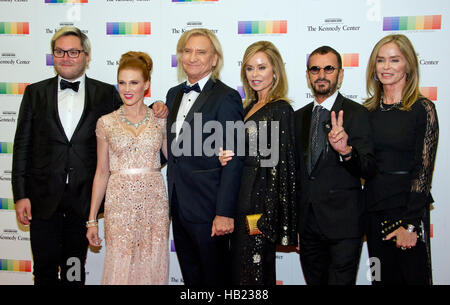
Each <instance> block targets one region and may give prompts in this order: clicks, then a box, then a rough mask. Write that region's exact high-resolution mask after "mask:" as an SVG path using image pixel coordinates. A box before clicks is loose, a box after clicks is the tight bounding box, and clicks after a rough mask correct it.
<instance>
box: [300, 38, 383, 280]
mask: <svg viewBox="0 0 450 305" xmlns="http://www.w3.org/2000/svg"><path fill="white" fill-rule="evenodd" d="M343 77H344V70H343V69H342V61H341V56H340V54H339V53H338V52H337V51H336V50H334V49H333V48H331V47H328V46H323V47H320V48H318V49H316V50H314V51H313V52H312V53H311V54H310V56H309V58H308V63H307V71H306V78H307V80H308V85H309V86H310V89H311V90H312V92H313V94H314V101H313V102H311V103H309V104H308V105H306V106H305V107H303V108H301V109H299V110H297V111H296V112H295V120H296V122H295V124H296V139H297V141H296V143H297V148H296V149H297V169H296V176H297V178H296V179H297V185H299V186H300V187H299V189H300V190H299V191H298V195H297V204H298V211H299V223H298V231H299V247H300V261H301V264H302V269H303V274H304V276H305V280H306V283H307V284H321V285H327V284H355V282H356V274H357V271H358V263H359V259H360V254H361V247H362V241H363V239H362V236H363V227H362V225H363V223H362V215H363V212H364V202H363V200H362V197H363V196H362V187H361V178H368V177H370V176H372V175H373V174H374V172H375V158H374V154H373V144H372V139H371V129H370V124H369V113H368V111H367V110H366V109H365V108H364V107H363V106H362V105H360V104H358V103H356V102H354V101H351V100H349V99H347V98H345V97H343V96H342V95H341V94H340V93H339V92H338V89H339V87H340V84H341V82H342V79H343Z"/></svg>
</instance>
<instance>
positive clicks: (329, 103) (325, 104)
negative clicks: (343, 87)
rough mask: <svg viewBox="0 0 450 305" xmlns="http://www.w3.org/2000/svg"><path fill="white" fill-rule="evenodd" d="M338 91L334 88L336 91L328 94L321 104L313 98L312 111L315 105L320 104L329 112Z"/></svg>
mask: <svg viewBox="0 0 450 305" xmlns="http://www.w3.org/2000/svg"><path fill="white" fill-rule="evenodd" d="M338 93H339V91H337V90H336V92H335V93H333V94H332V95H330V96H329V97H327V99H326V100H324V101H323V102H322V104H319V103H318V102H317V101H316V99H314V107H313V111H314V108H315V107H316V106H317V105H320V106H322V107H323V108H325V109H326V110H328V111H330V112H331V108H333V105H334V102H335V101H336V98H337V96H338Z"/></svg>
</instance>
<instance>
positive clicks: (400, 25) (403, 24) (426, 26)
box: [383, 15, 442, 31]
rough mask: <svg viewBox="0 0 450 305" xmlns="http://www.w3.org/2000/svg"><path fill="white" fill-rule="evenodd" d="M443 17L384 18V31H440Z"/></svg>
mask: <svg viewBox="0 0 450 305" xmlns="http://www.w3.org/2000/svg"><path fill="white" fill-rule="evenodd" d="M441 23H442V15H428V16H401V17H383V31H423V30H440V29H441Z"/></svg>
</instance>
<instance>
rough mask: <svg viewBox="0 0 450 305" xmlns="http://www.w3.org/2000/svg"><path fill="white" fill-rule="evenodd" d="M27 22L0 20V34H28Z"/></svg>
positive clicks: (28, 26)
mask: <svg viewBox="0 0 450 305" xmlns="http://www.w3.org/2000/svg"><path fill="white" fill-rule="evenodd" d="M29 34H30V23H29V22H0V35H29Z"/></svg>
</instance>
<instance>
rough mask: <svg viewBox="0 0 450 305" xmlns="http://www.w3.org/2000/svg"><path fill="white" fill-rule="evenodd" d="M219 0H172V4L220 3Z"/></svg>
mask: <svg viewBox="0 0 450 305" xmlns="http://www.w3.org/2000/svg"><path fill="white" fill-rule="evenodd" d="M218 1H219V0H172V2H218Z"/></svg>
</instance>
